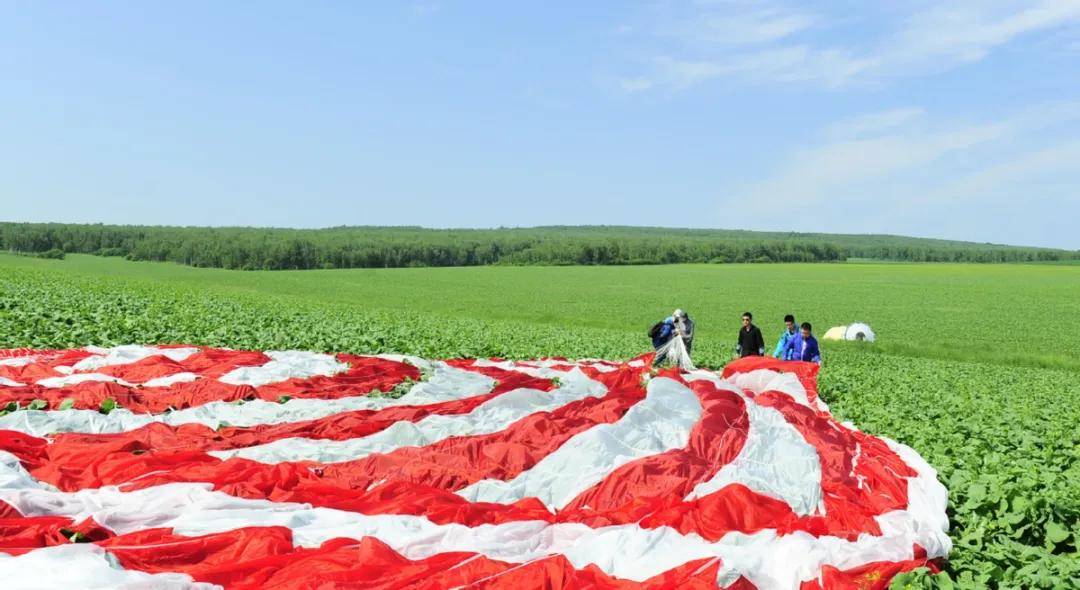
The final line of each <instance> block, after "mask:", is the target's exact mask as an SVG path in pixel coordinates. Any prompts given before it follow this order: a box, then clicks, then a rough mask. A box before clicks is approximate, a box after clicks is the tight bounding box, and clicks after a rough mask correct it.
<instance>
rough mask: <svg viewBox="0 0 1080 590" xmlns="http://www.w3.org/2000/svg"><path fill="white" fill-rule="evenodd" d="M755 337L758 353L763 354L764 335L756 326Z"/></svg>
mask: <svg viewBox="0 0 1080 590" xmlns="http://www.w3.org/2000/svg"><path fill="white" fill-rule="evenodd" d="M756 338H757V349H758V354H760V355H761V356H765V337H764V336H762V335H761V328H758V331H757V335H756Z"/></svg>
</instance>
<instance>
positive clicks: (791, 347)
mask: <svg viewBox="0 0 1080 590" xmlns="http://www.w3.org/2000/svg"><path fill="white" fill-rule="evenodd" d="M789 351H790V352H791V353H794V352H795V339H794V338H788V339H787V342H785V343H784V358H783V360H785V361H786V360H788V359H790V358H792V356H793V354H791V355H789V354H788V352H789Z"/></svg>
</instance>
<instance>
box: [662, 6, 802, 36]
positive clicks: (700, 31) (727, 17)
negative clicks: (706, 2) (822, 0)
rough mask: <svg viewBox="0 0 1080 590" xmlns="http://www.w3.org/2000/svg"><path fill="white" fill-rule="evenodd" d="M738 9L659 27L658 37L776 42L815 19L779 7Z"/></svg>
mask: <svg viewBox="0 0 1080 590" xmlns="http://www.w3.org/2000/svg"><path fill="white" fill-rule="evenodd" d="M740 8H741V7H740V6H737V5H736V6H731V5H728V6H725V10H724V11H723V12H707V13H700V14H695V15H693V16H692V17H691V18H689V19H686V20H684V21H682V22H679V23H676V24H673V25H668V26H666V27H663V28H662V29H661V31H660V33H661V34H663V35H666V36H673V37H679V38H681V39H683V40H691V41H695V42H701V43H720V44H724V45H745V44H757V43H768V42H771V41H778V40H780V39H784V38H786V37H790V36H791V35H793V34H795V33H798V32H800V31H805V30H807V29H809V28H810V27H812V26H813V25H814V24H815V23H816V22H817V17H815V16H812V15H809V14H803V13H797V12H789V11H786V10H782V9H780V8H779V7H775V6H767V5H754V6H753V7H750V8H749V10H746V11H745V12H738V10H740Z"/></svg>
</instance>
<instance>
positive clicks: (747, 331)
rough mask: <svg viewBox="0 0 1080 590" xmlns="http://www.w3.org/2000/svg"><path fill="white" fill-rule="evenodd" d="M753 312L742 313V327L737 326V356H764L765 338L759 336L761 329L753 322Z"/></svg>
mask: <svg viewBox="0 0 1080 590" xmlns="http://www.w3.org/2000/svg"><path fill="white" fill-rule="evenodd" d="M753 319H754V314H752V313H750V312H746V313H744V314H742V328H739V344H738V346H736V347H735V351H736V353H738V355H739V357H747V356H764V355H765V339H764V338H762V337H761V330H759V329H758V327H757V326H755V325H754V324H753Z"/></svg>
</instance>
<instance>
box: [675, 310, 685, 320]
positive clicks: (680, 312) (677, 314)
mask: <svg viewBox="0 0 1080 590" xmlns="http://www.w3.org/2000/svg"><path fill="white" fill-rule="evenodd" d="M671 317H673V318H675V319H677V320H685V319H686V312H685V311H683V310H681V309H676V310H675V313H673V314H671Z"/></svg>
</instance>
